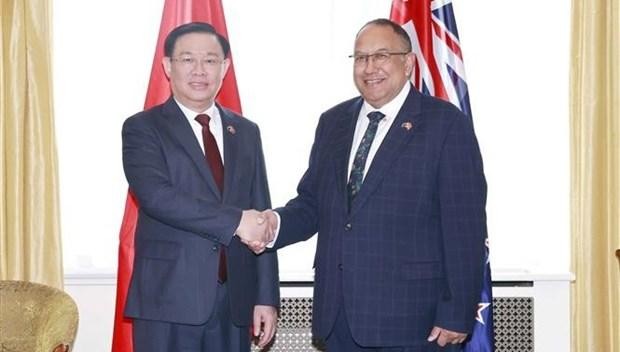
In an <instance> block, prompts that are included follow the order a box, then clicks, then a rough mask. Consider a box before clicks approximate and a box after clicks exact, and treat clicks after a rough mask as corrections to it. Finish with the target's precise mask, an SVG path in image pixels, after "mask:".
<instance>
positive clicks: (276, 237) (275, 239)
mask: <svg viewBox="0 0 620 352" xmlns="http://www.w3.org/2000/svg"><path fill="white" fill-rule="evenodd" d="M273 214H274V215H275V216H276V219H278V226H276V231H275V233H274V234H273V241H271V242H269V243H267V246H266V247H267V248H273V246H274V245H275V244H276V241H277V240H278V235H279V234H280V221H281V219H280V214H278V213H277V212H275V211H274V212H273Z"/></svg>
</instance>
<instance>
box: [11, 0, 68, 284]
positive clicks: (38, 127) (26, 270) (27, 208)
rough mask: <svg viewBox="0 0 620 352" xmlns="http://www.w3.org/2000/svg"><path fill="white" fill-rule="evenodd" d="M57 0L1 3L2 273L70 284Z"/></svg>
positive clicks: (15, 0)
mask: <svg viewBox="0 0 620 352" xmlns="http://www.w3.org/2000/svg"><path fill="white" fill-rule="evenodd" d="M50 2H51V1H50V0H2V1H1V2H0V28H1V30H2V32H1V36H0V44H1V47H2V57H1V60H2V61H1V62H0V84H1V86H0V114H1V119H0V156H1V161H0V187H1V188H0V190H1V192H0V279H3V280H6V279H12V280H25V281H34V282H39V283H43V284H47V285H51V286H55V287H59V288H62V254H61V250H62V249H61V243H60V224H59V222H60V220H59V200H58V172H57V164H58V162H57V156H56V142H55V137H54V114H53V112H54V109H53V96H52V74H51V73H52V68H51V37H52V35H51V4H50Z"/></svg>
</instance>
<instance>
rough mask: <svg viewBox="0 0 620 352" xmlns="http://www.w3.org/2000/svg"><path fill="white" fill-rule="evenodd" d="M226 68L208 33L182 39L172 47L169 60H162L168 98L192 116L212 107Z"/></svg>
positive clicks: (186, 35) (214, 42)
mask: <svg viewBox="0 0 620 352" xmlns="http://www.w3.org/2000/svg"><path fill="white" fill-rule="evenodd" d="M229 64H230V63H229V60H226V59H225V58H224V52H223V51H222V47H221V46H220V43H219V42H218V41H217V38H216V37H215V35H213V34H210V33H188V34H185V35H182V36H181V37H179V38H178V39H177V41H176V43H175V45H174V50H173V53H172V57H164V59H163V65H164V70H165V71H166V75H167V76H168V78H169V79H170V89H172V94H173V95H174V97H175V98H176V99H177V100H178V101H179V102H180V103H181V104H183V105H185V106H187V107H188V108H190V109H192V110H193V111H196V112H202V111H204V110H205V109H207V108H208V107H209V106H211V104H213V101H214V99H215V96H216V95H217V93H218V92H219V90H220V87H221V86H222V80H223V79H224V75H225V74H226V71H227V70H228V66H229Z"/></svg>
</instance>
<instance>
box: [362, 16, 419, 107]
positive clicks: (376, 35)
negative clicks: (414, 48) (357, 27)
mask: <svg viewBox="0 0 620 352" xmlns="http://www.w3.org/2000/svg"><path fill="white" fill-rule="evenodd" d="M406 51H407V49H406V45H405V43H404V42H403V40H402V39H401V38H400V37H399V36H398V35H397V34H396V33H394V31H393V30H392V28H390V27H388V26H378V25H369V26H367V27H365V28H363V29H362V30H361V31H360V33H359V34H358V36H357V38H356V40H355V51H354V55H355V56H356V57H357V58H356V59H354V64H353V79H354V81H355V86H357V89H358V90H359V92H360V94H361V95H362V97H363V98H364V100H366V101H367V102H368V103H369V104H370V105H372V106H373V107H375V108H381V107H382V106H383V105H385V104H386V103H388V102H389V101H391V100H392V99H394V97H396V95H398V93H399V92H400V90H401V89H402V88H403V86H404V85H405V82H407V81H408V80H409V75H410V73H411V70H412V68H413V56H412V54H411V53H407V54H402V53H405V52H406ZM381 53H383V54H387V53H392V54H393V53H401V54H397V55H381ZM373 54H377V55H373ZM365 55H369V56H365ZM360 58H361V59H360Z"/></svg>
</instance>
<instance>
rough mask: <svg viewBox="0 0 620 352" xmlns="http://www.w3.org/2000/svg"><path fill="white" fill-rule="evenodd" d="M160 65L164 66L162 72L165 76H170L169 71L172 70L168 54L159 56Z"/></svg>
mask: <svg viewBox="0 0 620 352" xmlns="http://www.w3.org/2000/svg"><path fill="white" fill-rule="evenodd" d="M161 65H162V66H163V68H164V73H165V74H166V77H168V78H170V71H172V61H171V60H170V58H169V57H168V56H164V57H162V58H161Z"/></svg>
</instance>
